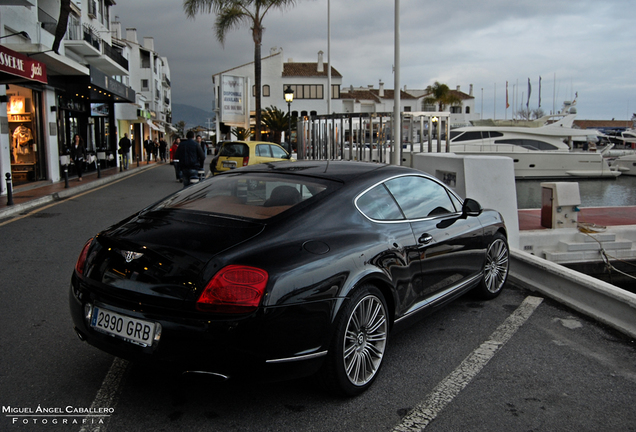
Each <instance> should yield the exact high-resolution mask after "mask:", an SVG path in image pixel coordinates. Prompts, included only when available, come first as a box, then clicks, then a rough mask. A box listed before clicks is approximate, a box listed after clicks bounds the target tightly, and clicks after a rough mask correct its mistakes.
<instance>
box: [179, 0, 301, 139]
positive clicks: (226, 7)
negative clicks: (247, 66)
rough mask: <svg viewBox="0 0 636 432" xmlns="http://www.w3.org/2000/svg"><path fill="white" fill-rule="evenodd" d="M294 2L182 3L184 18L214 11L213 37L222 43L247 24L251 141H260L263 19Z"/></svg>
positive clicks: (214, 0) (204, 0) (213, 0)
mask: <svg viewBox="0 0 636 432" xmlns="http://www.w3.org/2000/svg"><path fill="white" fill-rule="evenodd" d="M295 4H296V0H183V9H184V10H185V13H186V15H187V16H188V18H193V19H194V17H195V16H196V14H197V13H199V12H201V13H204V12H207V13H211V12H214V14H215V15H216V22H215V23H214V28H215V30H216V38H217V39H218V40H219V42H221V44H224V43H225V36H226V34H227V32H228V31H229V30H233V29H234V28H237V27H239V26H240V25H241V24H247V25H249V26H250V29H251V30H252V39H253V40H254V87H255V98H256V127H255V128H254V130H255V134H254V135H255V139H256V140H257V141H260V139H261V128H260V126H261V42H262V40H263V30H264V29H265V28H264V27H263V18H264V17H265V15H266V14H267V12H269V11H270V10H271V9H281V10H283V9H285V8H286V7H289V6H294V5H295Z"/></svg>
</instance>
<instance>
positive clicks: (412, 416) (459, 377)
mask: <svg viewBox="0 0 636 432" xmlns="http://www.w3.org/2000/svg"><path fill="white" fill-rule="evenodd" d="M542 301H543V299H542V298H540V297H534V296H528V297H526V298H525V299H524V301H523V302H522V303H521V305H519V307H518V308H517V310H515V311H514V312H513V313H512V314H511V315H510V316H509V317H508V318H506V320H505V321H504V322H503V324H501V325H500V326H499V327H497V329H496V330H495V331H494V332H493V333H492V334H491V335H490V338H489V339H488V340H487V341H486V342H484V343H482V344H481V346H479V348H477V349H476V350H475V351H473V352H472V353H470V354H469V355H468V357H466V358H465V359H464V361H463V362H462V363H461V364H460V365H459V366H458V367H457V368H456V369H455V370H454V371H453V372H451V373H450V374H449V375H448V376H447V377H446V378H444V379H443V380H442V381H441V382H440V383H439V384H438V385H437V387H435V388H434V389H433V391H432V392H431V393H429V395H428V396H427V397H426V399H424V401H422V402H421V403H419V404H418V405H417V406H416V407H415V408H414V409H413V410H412V411H411V412H409V413H408V414H407V415H406V416H405V417H404V418H403V419H402V422H401V423H400V424H399V425H397V426H395V427H394V428H393V432H415V431H422V430H424V428H426V426H428V424H429V423H430V422H432V421H433V420H434V419H435V418H436V417H437V415H438V414H439V413H440V412H441V411H442V410H443V409H444V408H445V407H446V406H447V405H448V404H449V403H450V402H452V401H453V399H454V398H455V397H456V396H457V395H458V394H459V392H461V391H462V390H463V389H464V388H465V387H466V386H467V385H468V384H469V383H470V382H471V381H472V380H473V378H475V377H476V376H477V374H478V373H479V372H480V371H481V370H482V369H483V368H484V366H486V364H487V363H488V362H489V361H490V359H492V358H493V357H494V356H495V354H497V352H498V351H499V350H500V349H501V348H502V347H503V346H504V345H505V344H506V342H508V341H509V340H510V339H511V338H512V336H513V335H514V334H515V333H516V332H517V330H519V328H521V326H522V325H523V324H524V323H525V322H526V321H527V320H528V318H530V316H531V315H532V313H533V312H534V311H535V310H536V309H537V308H538V307H539V305H540V304H541V302H542Z"/></svg>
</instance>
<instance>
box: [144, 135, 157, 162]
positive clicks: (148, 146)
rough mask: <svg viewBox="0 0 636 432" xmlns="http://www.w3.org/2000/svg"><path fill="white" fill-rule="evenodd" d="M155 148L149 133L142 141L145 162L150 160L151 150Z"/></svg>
mask: <svg viewBox="0 0 636 432" xmlns="http://www.w3.org/2000/svg"><path fill="white" fill-rule="evenodd" d="M154 148H155V143H153V142H152V140H151V139H150V135H148V139H147V140H146V141H144V150H146V163H148V162H150V155H152V151H153V149H154Z"/></svg>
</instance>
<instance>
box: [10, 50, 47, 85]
mask: <svg viewBox="0 0 636 432" xmlns="http://www.w3.org/2000/svg"><path fill="white" fill-rule="evenodd" d="M0 71H1V72H5V73H8V74H11V75H16V76H19V77H22V78H26V79H28V80H31V81H38V82H41V83H44V84H46V83H47V79H46V65H45V64H44V63H40V62H39V61H37V60H33V59H31V58H30V57H27V56H25V55H22V54H20V53H17V52H15V51H13V50H10V49H9V48H7V47H4V46H2V45H0Z"/></svg>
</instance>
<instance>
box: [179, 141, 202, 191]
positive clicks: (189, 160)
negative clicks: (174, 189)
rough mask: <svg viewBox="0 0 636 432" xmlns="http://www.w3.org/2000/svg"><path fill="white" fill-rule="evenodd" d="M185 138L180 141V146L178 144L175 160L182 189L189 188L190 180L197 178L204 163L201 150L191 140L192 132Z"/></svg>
mask: <svg viewBox="0 0 636 432" xmlns="http://www.w3.org/2000/svg"><path fill="white" fill-rule="evenodd" d="M186 138H187V139H186V140H185V141H181V144H179V148H177V155H176V156H177V157H176V159H178V160H179V168H180V169H181V174H182V177H183V187H184V188H186V187H188V186H190V179H192V178H197V177H198V171H199V169H201V168H202V167H203V164H204V163H205V155H204V154H203V149H201V146H200V145H199V144H197V142H196V141H195V140H193V139H192V138H194V132H192V131H188V133H187V134H186Z"/></svg>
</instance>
